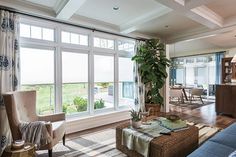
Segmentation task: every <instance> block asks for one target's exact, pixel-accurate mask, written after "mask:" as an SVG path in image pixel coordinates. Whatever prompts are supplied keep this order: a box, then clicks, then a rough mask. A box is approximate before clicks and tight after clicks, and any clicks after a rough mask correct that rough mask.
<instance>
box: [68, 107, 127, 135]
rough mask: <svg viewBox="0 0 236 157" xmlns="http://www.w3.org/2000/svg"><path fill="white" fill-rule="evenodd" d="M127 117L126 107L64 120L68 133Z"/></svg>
mask: <svg viewBox="0 0 236 157" xmlns="http://www.w3.org/2000/svg"><path fill="white" fill-rule="evenodd" d="M128 119H130V115H129V110H128V109H125V110H120V111H112V112H104V113H99V114H95V115H92V116H91V115H88V116H84V117H73V118H68V119H67V120H66V133H67V134H70V133H74V132H78V131H82V130H86V129H91V128H95V127H99V126H103V125H107V124H112V123H116V122H119V121H123V120H128Z"/></svg>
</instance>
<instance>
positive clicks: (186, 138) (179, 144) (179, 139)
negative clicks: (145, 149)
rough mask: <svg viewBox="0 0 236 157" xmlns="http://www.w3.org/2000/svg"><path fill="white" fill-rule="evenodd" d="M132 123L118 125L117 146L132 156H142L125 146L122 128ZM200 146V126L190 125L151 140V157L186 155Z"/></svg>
mask: <svg viewBox="0 0 236 157" xmlns="http://www.w3.org/2000/svg"><path fill="white" fill-rule="evenodd" d="M129 125H130V124H129V123H128V122H127V123H123V124H121V125H119V126H117V127H116V148H117V149H118V150H120V151H121V152H123V153H125V154H127V155H128V156H130V157H142V155H141V154H139V153H137V152H136V151H134V150H129V149H128V148H127V147H126V146H123V145H122V143H121V141H122V129H124V128H126V127H128V126H129ZM197 147H198V128H197V127H195V126H189V128H188V129H185V130H181V131H177V132H171V135H161V136H159V137H156V138H154V139H153V140H152V141H151V142H150V146H149V157H186V156H187V155H188V154H190V153H191V152H192V151H194V150H195V149H196V148H197Z"/></svg>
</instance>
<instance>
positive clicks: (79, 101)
mask: <svg viewBox="0 0 236 157" xmlns="http://www.w3.org/2000/svg"><path fill="white" fill-rule="evenodd" d="M62 104H63V111H64V112H66V113H67V114H73V113H76V112H85V111H87V110H88V54H82V53H75V52H62Z"/></svg>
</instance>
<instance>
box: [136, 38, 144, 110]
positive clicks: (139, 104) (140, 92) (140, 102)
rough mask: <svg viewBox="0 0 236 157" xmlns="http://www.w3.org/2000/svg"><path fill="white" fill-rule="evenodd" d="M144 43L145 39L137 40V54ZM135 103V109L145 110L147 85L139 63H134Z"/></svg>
mask: <svg viewBox="0 0 236 157" xmlns="http://www.w3.org/2000/svg"><path fill="white" fill-rule="evenodd" d="M141 44H143V41H136V48H135V54H137V53H139V46H140V45H141ZM134 84H135V93H134V98H135V99H134V103H135V109H136V110H139V109H141V111H145V85H144V84H143V83H142V82H141V77H140V75H139V65H138V64H137V63H136V62H135V63H134Z"/></svg>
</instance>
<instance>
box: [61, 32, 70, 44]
mask: <svg viewBox="0 0 236 157" xmlns="http://www.w3.org/2000/svg"><path fill="white" fill-rule="evenodd" d="M61 40H62V42H63V43H70V33H69V32H61Z"/></svg>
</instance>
